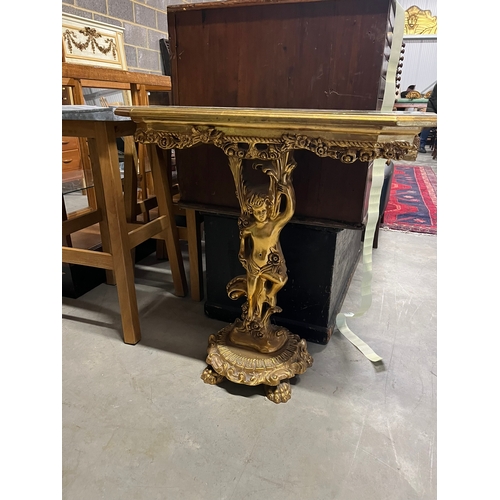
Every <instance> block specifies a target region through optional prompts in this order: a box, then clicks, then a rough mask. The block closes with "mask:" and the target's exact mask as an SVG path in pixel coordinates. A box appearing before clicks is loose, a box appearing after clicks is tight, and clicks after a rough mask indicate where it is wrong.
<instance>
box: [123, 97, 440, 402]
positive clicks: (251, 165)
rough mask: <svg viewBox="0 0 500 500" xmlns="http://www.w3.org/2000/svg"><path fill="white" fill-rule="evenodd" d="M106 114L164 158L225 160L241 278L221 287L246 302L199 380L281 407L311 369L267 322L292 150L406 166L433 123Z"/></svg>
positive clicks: (353, 117)
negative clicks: (208, 148)
mask: <svg viewBox="0 0 500 500" xmlns="http://www.w3.org/2000/svg"><path fill="white" fill-rule="evenodd" d="M115 113H116V114H117V115H120V116H127V117H130V118H131V119H132V120H133V121H134V122H136V123H137V131H136V134H135V140H136V141H138V142H140V143H146V144H156V145H158V146H159V147H160V148H164V149H176V148H190V147H193V146H196V145H198V144H212V145H214V146H216V147H218V148H221V149H222V150H223V151H224V153H225V154H226V155H227V158H228V164H229V168H230V169H231V173H232V175H233V178H234V183H235V187H236V196H237V198H238V201H239V204H240V208H241V214H240V217H239V219H238V225H239V234H240V249H239V253H238V258H239V261H240V262H241V264H242V266H243V268H244V269H245V271H246V274H243V275H241V276H236V277H234V278H233V279H232V280H231V281H230V282H229V283H228V284H227V287H226V288H227V293H228V295H229V296H230V297H231V298H233V299H237V298H239V297H242V296H245V297H246V302H245V303H244V304H243V306H242V315H241V319H237V320H236V321H235V322H234V323H233V324H230V325H228V326H226V327H225V328H223V329H222V330H220V331H219V332H218V333H217V334H214V335H211V336H210V337H209V339H208V357H207V364H208V366H207V368H206V369H205V370H204V372H203V374H202V379H203V380H204V381H205V382H206V383H208V384H217V383H219V382H221V381H222V380H223V379H224V378H226V379H228V380H230V381H232V382H236V383H238V384H246V385H260V384H263V385H265V386H266V395H267V397H268V399H270V400H271V401H273V402H275V403H283V402H286V401H288V400H289V399H290V397H291V389H290V383H289V380H290V379H291V378H293V377H294V376H295V375H299V374H302V373H304V372H305V371H306V370H307V368H309V367H310V366H311V365H312V362H313V360H312V357H311V356H310V354H309V353H308V351H307V344H306V341H305V340H304V339H301V338H300V337H299V336H298V335H296V334H294V333H291V332H289V331H288V330H287V329H286V328H284V327H280V326H276V325H274V324H272V323H271V320H270V317H271V315H272V314H274V313H279V312H281V309H280V308H279V307H278V305H277V298H276V296H277V293H278V292H279V290H280V289H281V288H282V287H283V286H284V285H285V283H286V281H287V269H286V265H285V257H284V255H283V253H282V250H281V246H280V232H281V230H282V229H283V227H284V226H285V225H286V224H287V222H288V221H289V220H290V219H291V218H292V216H293V213H294V209H295V193H294V189H293V183H292V173H293V170H294V169H295V168H296V166H297V165H296V163H295V161H294V158H293V152H294V150H296V149H307V150H309V151H311V152H313V153H314V154H316V155H318V156H322V157H326V156H329V157H331V158H334V159H339V160H341V161H342V162H343V163H346V164H352V163H354V162H356V161H363V162H368V161H372V160H375V159H378V158H383V159H395V160H398V159H403V158H404V159H415V158H416V154H417V144H418V140H416V139H418V138H417V137H416V136H417V135H418V133H419V132H420V130H421V129H422V128H423V127H432V126H435V125H436V120H437V115H435V114H433V113H402V112H390V113H382V112H376V111H373V112H369V111H331V110H293V109H255V108H252V109H249V108H208V107H184V106H169V107H160V106H145V107H131V108H117V109H116V110H115ZM193 168H196V167H195V166H193ZM299 168H300V166H299ZM207 175H210V173H209V172H207ZM311 258H314V256H311Z"/></svg>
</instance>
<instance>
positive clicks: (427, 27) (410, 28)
mask: <svg viewBox="0 0 500 500" xmlns="http://www.w3.org/2000/svg"><path fill="white" fill-rule="evenodd" d="M436 34H437V16H433V15H432V12H431V11H430V10H421V9H420V8H419V7H417V6H416V5H413V6H411V7H410V8H408V9H406V11H405V35H436Z"/></svg>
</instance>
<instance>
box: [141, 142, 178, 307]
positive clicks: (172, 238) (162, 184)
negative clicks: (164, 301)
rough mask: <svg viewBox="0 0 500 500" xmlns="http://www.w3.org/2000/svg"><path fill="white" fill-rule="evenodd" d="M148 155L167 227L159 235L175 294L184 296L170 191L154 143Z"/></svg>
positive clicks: (149, 147) (159, 209) (150, 145)
mask: <svg viewBox="0 0 500 500" xmlns="http://www.w3.org/2000/svg"><path fill="white" fill-rule="evenodd" d="M147 146H148V147H147V152H148V157H149V159H150V161H151V171H152V174H153V182H154V186H155V194H156V200H157V202H158V213H159V215H166V216H167V220H168V221H169V227H168V228H167V229H166V230H165V231H163V233H162V234H161V237H162V238H164V239H165V244H166V246H167V253H168V259H169V261H170V270H171V271H172V278H173V281H174V290H175V295H177V296H179V297H185V296H186V295H187V281H186V273H185V271H184V262H183V260H182V254H181V247H180V244H179V234H178V231H177V225H176V224H175V217H174V211H173V202H172V192H171V190H170V184H169V182H168V178H167V172H166V169H165V168H162V165H161V164H160V158H159V155H158V151H157V149H156V145H155V144H148V145H147Z"/></svg>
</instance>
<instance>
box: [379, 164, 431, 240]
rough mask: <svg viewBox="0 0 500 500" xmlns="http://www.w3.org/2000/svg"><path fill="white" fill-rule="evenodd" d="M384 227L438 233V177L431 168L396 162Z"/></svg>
mask: <svg viewBox="0 0 500 500" xmlns="http://www.w3.org/2000/svg"><path fill="white" fill-rule="evenodd" d="M381 227H386V228H389V229H395V230H398V231H411V232H414V233H427V234H437V179H436V174H435V173H434V171H433V170H432V168H431V167H408V166H402V165H395V167H394V176H393V179H392V187H391V193H390V196H389V203H388V204H387V208H386V210H385V215H384V222H383V223H382V224H381Z"/></svg>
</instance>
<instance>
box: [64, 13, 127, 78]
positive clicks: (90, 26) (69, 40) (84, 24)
mask: <svg viewBox="0 0 500 500" xmlns="http://www.w3.org/2000/svg"><path fill="white" fill-rule="evenodd" d="M61 28H62V30H61V35H62V49H63V51H62V60H63V62H68V63H76V64H87V65H92V66H102V67H106V68H115V69H122V70H127V69H128V68H127V62H126V57H125V44H124V29H123V28H121V27H120V26H114V25H111V24H107V23H102V22H100V21H95V20H93V19H86V18H82V17H80V16H74V15H72V14H66V13H63V16H62V27H61Z"/></svg>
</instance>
